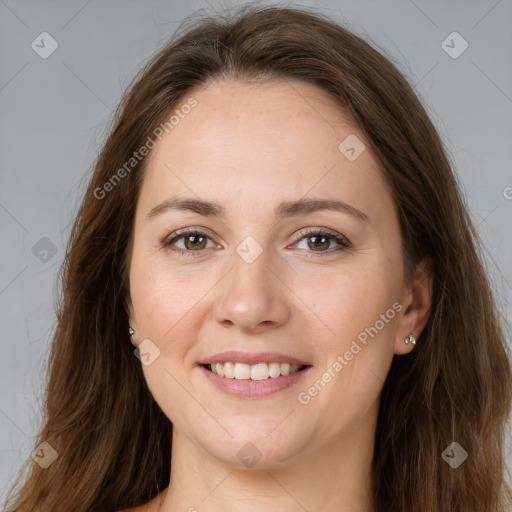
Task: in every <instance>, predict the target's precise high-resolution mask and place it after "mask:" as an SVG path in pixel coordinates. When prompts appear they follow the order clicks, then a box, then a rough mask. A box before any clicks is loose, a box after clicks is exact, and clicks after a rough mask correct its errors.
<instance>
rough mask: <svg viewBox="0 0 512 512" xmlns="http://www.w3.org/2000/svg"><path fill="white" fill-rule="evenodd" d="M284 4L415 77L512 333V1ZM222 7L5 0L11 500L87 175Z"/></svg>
mask: <svg viewBox="0 0 512 512" xmlns="http://www.w3.org/2000/svg"><path fill="white" fill-rule="evenodd" d="M266 3H267V2H263V3H260V4H261V5H264V4H266ZM276 3H281V4H282V5H290V6H291V5H297V6H300V5H308V6H310V7H318V8H320V9H321V10H322V11H323V12H325V13H326V14H328V15H330V16H332V17H333V18H334V19H335V20H337V21H341V22H344V23H345V24H346V25H348V27H349V28H351V29H352V30H353V31H355V32H356V33H358V34H360V35H363V36H366V37H370V38H371V39H372V41H373V42H374V43H375V44H376V45H378V46H380V47H381V48H384V49H386V50H387V52H388V53H389V54H391V55H392V56H393V58H394V59H395V61H397V62H398V65H399V68H400V69H401V71H402V72H403V73H405V74H406V76H407V77H408V79H409V80H410V81H411V82H412V83H413V84H415V88H416V90H417V92H418V94H419V95H420V97H421V98H422V99H423V102H424V104H425V105H426V107H427V109H428V111H429V113H430V114H431V117H432V120H433V122H434V124H435V125H436V126H437V128H438V130H439V131H440V133H441V136H442V138H443V140H444V141H445V143H446V145H447V148H448V150H449V152H450V155H451V159H452V161H453V163H454V166H455V169H456V172H457V173H458V175H459V176H460V180H461V182H462V184H463V188H464V193H465V195H466V198H467V203H468V206H469V208H470V212H471V215H472V218H473V219H474V221H475V224H476V225H477V226H478V231H479V233H480V235H481V237H482V240H483V244H484V246H485V248H486V250H487V254H486V256H485V257H486V260H487V263H488V265H489V273H490V275H491V278H492V280H493V283H494V285H495V288H496V293H497V297H498V301H499V303H500V305H501V307H502V310H503V314H504V316H505V317H506V319H507V321H508V325H507V330H508V333H509V335H510V333H511V332H512V331H511V329H510V324H511V320H512V307H511V303H512V301H511V296H512V291H511V287H510V283H511V278H512V258H511V254H512V223H511V218H512V188H508V187H512V171H511V169H512V166H511V162H512V143H511V134H512V115H511V114H512V66H511V63H512V30H511V27H512V0H500V1H496V0H492V1H484V0H478V1H450V2H446V1H443V2H441V1H427V0H414V1H413V0H402V1H399V0H394V1H391V0H387V1H382V0H381V1H368V0H362V1H357V0H350V1H349V0H346V1H343V0H331V1H327V0H326V1H322V2H309V3H306V4H294V3H293V2H289V3H286V4H285V3H284V2H276ZM210 5H211V4H208V3H206V2H189V3H188V5H183V4H181V3H178V2H177V1H175V0H173V1H163V0H161V1H141V0H139V1H120V0H110V1H105V2H102V1H100V0H81V1H34V0H32V1H19V0H17V1H15V0H0V112H1V117H0V134H1V136H0V159H1V160H0V233H1V245H0V314H1V325H0V333H1V334H0V343H1V347H2V358H0V384H1V385H0V452H1V454H0V485H1V489H2V491H1V492H2V494H1V495H0V502H2V501H3V500H2V498H3V496H4V495H5V489H6V487H7V485H8V484H10V482H11V481H12V478H13V477H14V475H15V470H16V469H17V468H19V467H20V466H21V463H22V461H23V460H24V459H26V458H28V457H30V455H31V452H32V450H33V448H34V446H33V439H34V435H35V433H36V431H37V426H38V423H39V420H40V411H41V406H40V401H41V398H42V382H43V377H44V372H45V361H46V355H47V351H48V349H49V345H50V337H51V332H52V328H53V322H54V319H55V313H54V304H55V300H56V273H57V271H58V268H59V265H60V264H61V262H62V258H63V254H64V248H65V245H66V241H67V237H68V234H69V229H70V225H71V222H72V220H73V215H74V213H75V212H76V208H77V204H78V203H77V202H78V200H79V198H80V196H81V194H82V193H83V186H84V183H85V177H84V175H85V173H86V172H87V171H88V170H89V169H90V167H91V165H92V163H93V160H94V158H95V155H96V154H97V151H98V150H99V147H100V144H101V142H102V140H103V136H104V134H105V128H106V124H107V122H108V120H109V117H110V115H111V112H112V110H113V109H114V108H115V106H116V104H117V102H118V101H119V99H120V95H121V93H122V91H123V89H124V88H125V87H126V85H127V84H128V82H129V80H130V79H131V78H132V77H133V75H134V73H135V72H136V70H137V69H139V67H140V66H141V64H142V63H143V62H144V61H145V60H146V59H147V58H148V57H150V56H151V55H152V53H153V52H154V51H155V49H156V46H157V44H158V43H159V42H161V41H163V40H165V39H166V38H168V37H169V36H170V35H171V34H172V33H173V32H174V30H175V29H176V27H177V25H178V23H179V21H180V20H182V19H183V18H184V17H185V16H187V15H188V14H190V13H191V12H193V11H196V10H197V9H199V8H206V9H210V7H209V6H210ZM230 5H235V4H234V3H232V2H222V3H221V2H214V3H213V4H212V6H213V7H214V8H215V9H219V8H221V7H223V6H230ZM453 31H457V32H458V33H460V35H461V36H462V37H463V38H464V40H466V41H467V43H468V45H469V46H468V48H467V50H466V51H465V52H464V53H462V54H461V55H460V56H459V57H458V58H453V57H452V56H450V55H449V54H448V53H447V52H446V51H445V50H444V49H443V47H442V42H443V41H444V40H445V39H446V38H447V36H448V35H449V34H451V33H452V32H453ZM42 32H48V33H49V34H51V36H52V37H53V38H54V39H55V40H56V41H57V43H58V48H57V50H56V51H55V52H54V53H53V54H52V55H50V56H49V57H48V58H46V59H43V58H41V57H40V56H39V55H38V53H36V51H34V50H33V49H32V47H31V43H32V42H33V41H34V40H35V41H36V43H37V42H38V41H39V44H40V46H41V43H40V38H38V36H39V34H41V33H42ZM446 44H449V45H450V46H453V47H454V48H452V50H450V51H451V52H452V53H453V52H454V51H458V50H460V49H461V48H462V46H461V41H458V40H456V39H455V40H454V42H453V43H452V42H451V41H450V39H448V41H447V43H446ZM48 48H49V43H48V40H46V43H45V49H46V50H48ZM40 51H42V49H41V50H40ZM509 339H510V337H509ZM509 444H510V438H509ZM508 457H509V458H508V460H509V462H510V463H511V466H512V453H511V451H510V449H509V452H508Z"/></svg>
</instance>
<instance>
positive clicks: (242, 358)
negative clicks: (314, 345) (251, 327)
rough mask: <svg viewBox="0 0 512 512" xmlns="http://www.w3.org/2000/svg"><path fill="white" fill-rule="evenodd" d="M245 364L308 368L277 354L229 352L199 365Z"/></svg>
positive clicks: (301, 363) (207, 358)
mask: <svg viewBox="0 0 512 512" xmlns="http://www.w3.org/2000/svg"><path fill="white" fill-rule="evenodd" d="M227 362H232V363H245V364H250V365H253V364H258V363H290V364H296V365H298V366H308V365H309V363H306V362H304V361H301V360H300V359H297V358H296V357H292V356H287V355H285V354H279V353H278V352H239V351H236V350H230V351H228V352H221V353H219V354H215V355H213V356H209V357H206V358H205V359H203V360H202V361H200V362H199V364H213V363H227Z"/></svg>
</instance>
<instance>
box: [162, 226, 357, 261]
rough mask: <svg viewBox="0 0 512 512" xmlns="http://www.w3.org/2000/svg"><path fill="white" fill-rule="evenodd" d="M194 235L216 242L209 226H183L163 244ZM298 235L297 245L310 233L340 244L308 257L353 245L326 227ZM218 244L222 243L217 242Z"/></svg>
mask: <svg viewBox="0 0 512 512" xmlns="http://www.w3.org/2000/svg"><path fill="white" fill-rule="evenodd" d="M192 235H206V238H208V239H210V240H211V241H212V242H213V243H216V242H215V240H214V238H215V237H214V236H212V232H211V231H210V230H209V229H208V228H204V227H200V228H198V227H187V228H183V229H179V230H177V231H174V232H173V233H171V234H170V235H168V236H167V237H166V238H165V239H164V240H163V242H162V246H163V247H164V248H165V249H167V248H169V247H170V246H171V245H172V244H173V243H174V242H175V241H177V240H181V239H182V238H186V237H187V236H192ZM297 235H298V236H297V237H296V240H295V242H293V244H292V245H296V244H297V243H299V242H300V241H301V240H302V239H303V238H306V237H307V236H308V235H324V236H327V237H328V238H331V239H332V240H333V241H334V242H335V243H336V244H337V245H338V247H337V248H335V249H329V250H327V251H304V252H306V253H311V255H308V257H313V258H316V257H322V255H326V256H327V255H331V254H333V253H336V252H339V251H341V250H344V249H348V248H350V247H352V243H351V242H350V240H349V239H348V238H347V237H346V236H344V235H342V234H341V233H338V232H337V231H334V230H332V229H329V228H324V227H311V228H302V229H299V231H297ZM217 245H220V244H217ZM169 250H171V251H172V252H176V253H179V254H184V253H185V254H186V255H190V256H194V255H195V254H194V253H197V255H200V254H202V253H204V250H205V249H200V250H198V251H190V250H185V249H180V248H177V249H169Z"/></svg>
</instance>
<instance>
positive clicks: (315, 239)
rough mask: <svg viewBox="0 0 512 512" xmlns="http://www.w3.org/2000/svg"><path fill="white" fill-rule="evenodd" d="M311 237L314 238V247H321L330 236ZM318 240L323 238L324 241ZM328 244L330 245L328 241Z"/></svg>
mask: <svg viewBox="0 0 512 512" xmlns="http://www.w3.org/2000/svg"><path fill="white" fill-rule="evenodd" d="M310 239H311V240H314V242H313V247H316V248H319V247H320V246H321V245H324V244H325V241H326V240H327V239H328V237H326V236H311V237H310ZM318 240H322V242H320V243H316V242H317V241H318ZM327 245H329V243H328V242H327Z"/></svg>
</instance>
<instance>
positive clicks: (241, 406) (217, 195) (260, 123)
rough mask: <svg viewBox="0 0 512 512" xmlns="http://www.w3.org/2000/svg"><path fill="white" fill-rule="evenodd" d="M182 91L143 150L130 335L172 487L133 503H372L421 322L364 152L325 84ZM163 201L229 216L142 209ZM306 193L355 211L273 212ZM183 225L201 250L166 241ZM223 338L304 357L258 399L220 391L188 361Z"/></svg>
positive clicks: (421, 282) (425, 292) (425, 298)
mask: <svg viewBox="0 0 512 512" xmlns="http://www.w3.org/2000/svg"><path fill="white" fill-rule="evenodd" d="M190 96H193V97H194V98H195V99H196V100H197V102H198V104H197V106H196V107H195V108H193V109H192V110H191V112H190V113H189V114H188V115H187V116H185V117H184V119H181V120H180V122H179V124H178V125H176V126H175V127H174V129H173V130H172V131H170V132H169V133H168V134H166V135H165V136H164V138H163V139H162V140H161V141H160V142H158V144H157V146H156V147H155V148H154V150H153V151H152V152H151V154H150V155H149V156H148V157H147V158H148V161H147V162H146V164H147V168H146V170H145V176H144V180H143V183H142V187H141V191H140V196H139V200H138V203H137V208H136V217H135V224H134V237H133V247H132V253H131V261H130V273H129V274H130V295H129V297H127V305H128V309H129V316H130V325H131V326H132V327H133V328H134V329H135V331H136V335H135V336H134V337H133V338H132V340H133V341H132V343H133V344H134V346H137V345H138V344H139V343H140V342H141V341H142V340H144V339H146V338H149V339H150V340H151V341H152V342H153V343H154V344H155V345H156V346H157V347H158V348H159V350H160V355H159V356H158V357H157V358H156V359H154V361H153V362H152V363H151V364H150V365H148V366H145V365H142V369H143V371H144V376H145V378H146V381H147V384H148V387H149V389H150V391H151V393H152V394H153V396H154V398H155V400H156V401H157V403H158V404H159V406H160V407H161V409H162V411H163V412H164V413H165V414H166V415H167V417H168V418H169V419H170V420H171V421H172V423H173V426H174V437H173V446H172V459H171V464H172V472H171V474H172V476H171V480H170V484H169V487H168V488H167V489H166V491H164V492H163V493H161V494H160V495H159V496H157V497H156V498H155V499H153V500H152V501H151V502H150V503H148V504H146V505H145V506H143V507H139V508H137V509H134V510H137V511H142V510H147V511H149V512H151V511H156V510H161V511H162V512H170V511H173V512H174V511H189V512H193V511H194V510H197V511H199V512H202V511H208V512H217V511H218V512H221V511H222V512H234V511H238V510H241V509H243V510H245V511H248V512H252V511H254V512H256V511H258V512H259V511H261V510H267V511H280V512H292V511H294V512H295V511H300V510H308V511H320V510H321V511H333V510H336V511H351V512H359V511H360V512H362V511H370V510H372V509H371V504H370V489H371V480H370V468H371V460H372V455H373V450H374V436H375V429H376V419H377V413H378V407H379V399H380V393H381V390H382V386H383V383H384V380H385V377H386V375H387V372H388V370H389V368H390V365H391V361H392V358H393V355H394V354H397V355H401V354H405V353H408V352H410V351H411V350H413V349H414V346H413V345H411V344H405V343H404V339H405V338H406V337H407V336H408V335H409V334H410V333H414V335H415V336H416V337H418V336H419V334H420V333H421V331H422V329H423V328H424V326H425V324H426V321H427V318H428V312H429V306H430V302H431V297H432V280H431V278H430V276H429V274H428V273H427V272H426V271H425V270H424V267H423V266H422V265H418V267H417V270H416V274H415V275H414V279H413V282H412V284H410V285H407V284H406V283H405V281H404V276H403V261H402V252H401V236H400V230H399V223H398V217H397V212H396V209H395V205H394V203H393V200H392V197H391V195H390V193H389V191H388V190H387V188H386V186H385V183H384V180H383V178H382V176H381V173H380V170H379V166H378V163H377V160H376V158H375V156H374V155H373V154H372V151H371V149H370V145H369V143H368V142H367V141H366V140H365V138H364V136H363V134H362V132H361V130H360V129H359V128H358V126H357V125H356V124H354V123H353V122H352V121H351V120H350V119H349V118H348V117H347V115H346V114H345V113H344V112H343V110H342V109H341V108H340V106H339V105H338V104H337V103H336V102H335V101H334V100H333V99H331V98H330V97H329V96H328V95H327V94H326V93H324V92H323V91H322V90H320V89H318V88H316V87H315V86H313V85H309V84H305V83H302V82H295V81H292V82H272V83H264V84H262V83H259V84H248V83H244V82H240V81H236V80H234V79H229V80H224V81H220V82H213V83H211V84H210V85H209V86H208V87H201V88H198V89H195V90H194V91H191V92H190V94H189V95H188V96H187V98H185V100H184V101H183V103H185V101H186V100H187V99H188V98H189V97H190ZM350 134H355V135H356V136H357V137H358V138H359V139H360V140H361V141H363V142H364V144H365V146H366V149H365V150H364V151H363V152H362V153H361V154H360V156H359V157H358V158H357V159H356V160H354V161H349V159H347V158H346V157H345V156H344V155H343V154H342V153H341V152H340V150H339V149H338V145H339V144H340V142H341V141H343V140H344V139H345V138H346V137H347V136H348V135H350ZM171 196H179V197H193V198H195V199H198V198H200V199H203V200H210V201H215V202H218V203H220V204H221V205H222V206H224V207H225V209H226V217H225V218H224V219H222V220H221V219H219V218H216V217H207V216H203V215H200V214H198V213H194V212H187V211H180V210H168V211H166V212H164V213H161V214H160V215H156V216H154V217H153V218H151V219H149V220H147V219H146V216H147V214H148V212H149V211H150V210H151V209H152V208H154V207H155V206H156V205H158V204H159V203H161V202H162V201H164V200H166V199H168V198H170V197H171ZM303 197H304V198H308V199H311V198H315V199H317V198H327V199H337V200H341V201H344V202H346V203H349V204H350V205H352V206H353V207H355V208H357V209H359V210H361V211H362V212H364V213H365V214H366V216H367V220H364V221H363V220H360V219H359V218H357V217H356V216H354V215H350V214H348V213H343V212H336V211H328V210H324V211H317V212H312V213H308V214H302V215H300V216H296V217H291V218H285V219H282V220H277V219H276V218H275V217H274V208H275V207H276V206H277V205H278V204H279V203H280V202H282V201H292V200H298V199H300V198H303ZM186 227H193V228H197V229H198V230H200V231H202V232H203V233H205V235H203V236H207V237H209V238H207V239H206V240H207V241H206V242H203V243H201V244H200V248H199V249H197V248H195V246H194V244H193V242H194V238H192V239H191V237H190V236H189V237H188V238H187V237H185V238H181V239H179V240H176V241H175V242H174V244H173V246H171V247H167V248H166V247H164V246H163V242H164V241H165V239H167V238H169V235H171V234H172V233H174V232H176V231H177V230H179V229H182V228H186ZM321 227H323V228H327V229H330V230H333V231H335V232H336V233H339V234H340V235H343V236H344V237H346V238H347V239H348V240H349V241H350V243H351V246H350V247H349V248H343V247H341V250H338V248H340V246H339V245H338V244H337V242H336V240H335V239H333V238H327V241H326V242H325V243H324V244H321V243H320V244H319V245H320V247H319V248H317V247H315V245H314V239H313V240H312V237H314V236H315V234H314V233H315V231H314V228H321ZM301 229H308V230H311V233H306V234H305V235H304V234H302V233H300V234H299V233H298V232H299V230H301ZM248 236H251V237H253V238H254V239H255V240H256V241H257V242H258V244H259V245H260V246H261V249H262V253H261V255H260V256H259V257H258V258H256V259H255V260H254V261H253V262H252V263H247V262H246V261H245V260H244V259H243V258H242V257H240V256H239V254H238V253H237V252H236V248H237V246H238V245H239V244H240V243H241V242H242V241H243V240H244V239H245V238H246V237H248ZM317 236H321V235H318V234H317ZM196 240H197V239H196ZM172 248H174V249H176V251H174V252H173V250H172ZM179 249H182V250H188V251H189V252H190V253H192V252H193V253H194V254H192V255H191V256H190V257H187V256H186V255H180V254H179V253H178V252H177V251H178V250H179ZM194 251H195V252H194ZM322 254H323V257H322ZM194 255H195V256H194ZM308 255H309V256H313V257H311V258H308V257H307V256H308ZM315 255H317V256H318V257H316V258H315V257H314V256H315ZM394 303H399V304H400V305H401V306H402V309H401V311H400V312H399V313H397V314H396V315H395V316H394V318H393V319H389V320H388V322H386V323H385V325H384V328H382V329H381V330H379V332H378V334H377V335H375V336H374V337H373V338H369V339H368V343H367V345H366V346H363V345H361V344H360V345H361V346H362V347H363V348H362V350H361V351H360V352H359V353H358V354H357V355H355V356H354V357H353V359H352V360H351V361H350V362H348V364H347V365H346V366H345V367H344V368H343V369H342V371H339V372H337V373H336V376H335V377H334V378H332V379H331V380H330V382H329V383H328V384H327V385H326V386H325V387H324V388H323V389H322V390H321V391H320V392H319V393H318V394H317V395H316V396H314V397H313V398H311V401H310V402H309V403H308V404H306V405H304V404H302V403H300V402H299V400H298V394H299V393H300V392H303V391H307V390H308V388H309V387H311V386H312V385H313V383H314V382H315V381H317V380H318V379H321V378H322V374H324V373H325V372H326V370H327V369H328V368H329V367H332V365H333V363H334V362H335V361H336V360H337V357H338V356H339V355H343V354H344V353H345V352H346V351H347V350H349V348H350V346H351V343H352V342H353V340H356V339H357V335H358V334H359V333H361V332H363V331H364V329H365V328H369V327H370V326H374V325H375V324H376V321H377V320H379V318H381V316H380V315H382V314H385V313H386V311H387V310H389V309H390V308H391V307H392V305H393V304H394ZM225 350H241V351H253V352H262V351H277V352H280V353H284V354H286V355H293V356H295V357H297V358H299V359H301V360H303V361H307V362H308V363H309V364H310V365H312V366H313V368H312V370H311V371H310V374H309V375H308V376H307V377H306V376H305V377H302V378H301V380H300V381H299V382H297V383H296V385H294V386H292V387H291V388H288V389H285V390H282V391H279V392H277V393H274V394H273V395H270V396H268V397H265V398H259V399H240V398H234V397H231V396H228V395H225V394H223V393H222V392H221V391H219V390H218V389H217V388H216V387H214V386H213V385H212V384H211V383H210V382H209V381H208V380H207V379H206V378H205V376H204V375H203V373H202V371H201V369H200V367H199V366H198V362H199V361H201V360H202V359H204V358H206V357H207V356H211V355H213V354H216V353H218V352H222V351H225ZM247 442H251V443H253V444H254V445H255V446H256V447H257V449H258V451H259V452H260V453H261V459H260V460H259V461H258V462H257V463H256V464H255V465H254V466H253V467H251V468H248V467H246V466H245V465H244V464H243V463H242V462H241V461H240V460H239V459H238V457H237V453H238V451H239V450H240V449H241V448H242V447H243V446H244V445H245V444H246V443H247Z"/></svg>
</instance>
